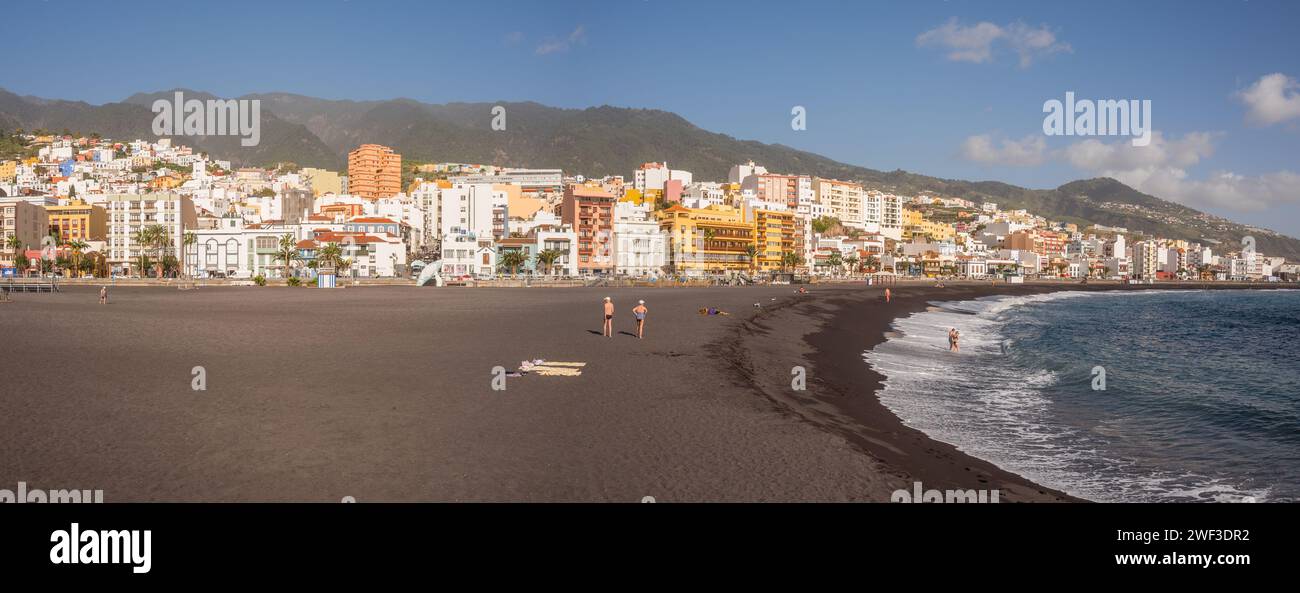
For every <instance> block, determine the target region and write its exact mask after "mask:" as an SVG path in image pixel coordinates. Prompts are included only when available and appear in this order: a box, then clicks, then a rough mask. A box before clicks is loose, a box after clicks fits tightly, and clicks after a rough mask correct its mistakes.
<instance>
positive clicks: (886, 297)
mask: <svg viewBox="0 0 1300 593" xmlns="http://www.w3.org/2000/svg"><path fill="white" fill-rule="evenodd" d="M885 302H886V303H888V302H889V289H888V288H886V289H885Z"/></svg>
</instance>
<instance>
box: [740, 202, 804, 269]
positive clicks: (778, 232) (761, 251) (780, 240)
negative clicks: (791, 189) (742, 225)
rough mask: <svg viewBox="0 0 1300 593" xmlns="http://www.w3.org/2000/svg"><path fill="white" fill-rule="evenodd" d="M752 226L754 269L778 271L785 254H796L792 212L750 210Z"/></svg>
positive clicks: (796, 233)
mask: <svg viewBox="0 0 1300 593" xmlns="http://www.w3.org/2000/svg"><path fill="white" fill-rule="evenodd" d="M750 216H751V218H750V220H751V222H752V223H753V224H754V245H755V249H754V266H753V267H754V269H757V270H763V271H775V270H780V269H782V267H783V266H784V260H785V254H786V253H798V248H797V243H798V242H797V241H796V239H797V238H798V232H797V231H796V230H795V229H796V226H795V214H794V213H793V212H775V211H772V210H751V211H750Z"/></svg>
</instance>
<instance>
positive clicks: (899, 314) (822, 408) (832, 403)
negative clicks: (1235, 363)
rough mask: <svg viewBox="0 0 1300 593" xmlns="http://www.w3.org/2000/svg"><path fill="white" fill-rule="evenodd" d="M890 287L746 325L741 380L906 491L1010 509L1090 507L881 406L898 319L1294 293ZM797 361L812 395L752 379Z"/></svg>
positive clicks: (817, 295) (825, 297)
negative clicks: (1133, 297) (1065, 303)
mask: <svg viewBox="0 0 1300 593" xmlns="http://www.w3.org/2000/svg"><path fill="white" fill-rule="evenodd" d="M883 288H884V287H879V286H872V287H867V286H861V285H860V286H855V287H842V288H836V289H831V290H818V291H815V292H810V293H809V294H808V295H803V296H799V297H791V298H788V299H786V300H784V301H783V302H781V303H780V304H779V305H778V306H775V307H771V308H768V309H766V310H764V311H762V312H760V313H758V314H756V315H755V316H753V317H752V318H750V319H748V320H746V321H745V322H743V323H742V324H740V325H739V326H738V327H737V328H736V330H735V332H734V334H733V335H732V336H730V338H729V339H731V341H732V343H731V350H730V354H731V355H732V356H733V357H734V360H735V361H736V362H733V364H732V365H731V367H732V370H733V373H734V376H733V379H735V380H736V381H737V382H739V383H742V384H745V385H746V386H747V387H748V388H749V389H751V390H753V391H756V392H758V393H760V394H761V395H763V396H764V397H765V398H767V399H768V401H770V402H772V403H773V404H774V405H775V406H776V407H777V408H778V409H779V410H781V411H782V412H783V413H786V414H790V415H792V416H795V417H797V418H799V419H800V420H802V421H804V422H808V423H811V424H813V425H816V426H818V427H819V428H821V429H823V430H826V431H829V432H831V433H833V434H836V435H837V436H840V437H841V438H844V439H845V440H847V441H848V442H849V443H851V444H852V445H853V446H854V447H855V448H857V449H858V450H859V451H861V452H862V453H864V454H866V455H867V456H869V457H871V458H872V459H873V460H875V461H876V462H878V463H879V464H880V466H881V468H880V469H881V471H882V472H883V473H885V474H886V476H887V478H889V481H890V482H892V483H893V486H894V487H895V488H897V489H906V490H909V491H911V490H912V488H913V484H912V483H913V482H920V483H921V484H922V485H923V486H922V487H923V488H924V489H926V490H929V489H938V490H947V489H960V490H967V489H996V490H999V494H1000V500H1002V501H1005V502H1090V501H1088V500H1086V499H1083V498H1080V497H1077V496H1073V495H1070V494H1068V493H1065V492H1063V491H1059V490H1056V489H1053V488H1049V487H1046V486H1043V485H1041V484H1037V483H1035V482H1033V481H1030V480H1029V479H1027V478H1025V477H1023V476H1020V475H1019V474H1016V473H1014V472H1012V471H1009V470H1005V469H1003V468H1000V467H998V466H996V465H994V464H993V463H991V462H988V461H985V460H983V459H980V458H978V457H975V456H973V455H971V454H968V453H966V452H963V451H961V450H959V449H958V448H957V447H956V446H954V445H951V444H948V443H945V442H942V441H938V440H936V439H934V438H932V437H930V436H929V435H927V434H925V433H924V432H922V431H921V430H919V429H915V428H911V427H908V426H906V425H905V424H904V423H903V421H902V419H901V418H899V417H898V416H897V415H895V414H894V413H893V412H892V411H891V410H890V409H889V408H888V407H886V406H885V405H884V404H883V403H882V402H881V401H880V391H881V388H882V387H883V385H882V382H883V380H884V379H885V377H884V376H883V375H882V374H881V373H880V372H878V371H877V370H876V369H875V368H873V367H872V366H871V365H870V364H869V363H867V362H866V361H865V360H863V357H862V354H863V353H864V352H866V351H869V350H870V349H872V348H874V347H875V346H877V345H878V344H880V343H882V342H884V341H885V340H886V339H888V332H890V331H891V327H892V325H893V323H894V321H895V320H897V319H900V318H903V317H905V316H907V315H911V314H913V313H917V312H921V311H925V310H926V309H928V308H929V307H930V306H931V305H930V303H932V302H956V301H965V300H971V299H976V298H980V297H989V296H1020V295H1028V294H1042V293H1048V292H1083V291H1087V292H1094V291H1096V292H1101V291H1116V290H1144V291H1145V290H1162V289H1168V290H1202V289H1209V290H1216V289H1222V290H1234V289H1235V290H1242V289H1250V288H1259V289H1265V290H1271V289H1284V288H1289V286H1242V285H1217V286H1216V285H1215V284H1205V283H1180V284H1166V285H1160V284H1157V285H1123V284H1088V285H1080V284H1060V283H1041V284H1038V283H1034V284H1021V285H1011V284H1003V285H998V286H990V285H987V284H975V283H956V284H951V285H949V286H948V287H946V288H935V287H933V286H923V285H909V284H900V285H895V286H892V287H890V288H891V289H892V292H893V298H892V302H891V303H890V304H889V305H886V304H885V303H884V297H883ZM800 321H802V322H803V323H802V325H803V329H802V330H801V328H800V325H801V324H800ZM773 333H775V334H777V335H779V336H781V337H783V338H785V339H786V341H787V342H788V343H786V344H784V345H783V346H782V347H779V348H772V347H771V346H772V345H771V344H768V345H767V346H766V347H763V346H759V347H755V346H751V344H757V343H759V342H761V340H762V338H763V337H764V336H766V335H770V334H773ZM791 334H797V335H791ZM792 338H797V340H796V339H792ZM768 341H769V342H771V340H770V339H769V340H768ZM796 358H797V359H801V360H804V361H807V362H810V363H811V368H810V369H809V370H808V384H807V393H808V394H809V395H808V396H802V395H796V394H795V393H794V391H793V390H790V389H784V390H782V389H771V388H767V387H765V386H766V385H771V384H773V381H774V380H775V379H776V377H775V373H768V375H769V376H770V379H768V380H765V381H762V382H760V381H757V380H755V379H754V378H753V377H755V375H757V374H762V371H761V370H760V369H762V368H763V367H778V366H781V365H783V364H784V362H785V361H786V360H789V359H796ZM787 380H788V379H787ZM870 500H873V501H879V502H887V501H888V500H889V494H888V493H885V492H876V493H873V496H871V497H870Z"/></svg>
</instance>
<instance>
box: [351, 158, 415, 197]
mask: <svg viewBox="0 0 1300 593" xmlns="http://www.w3.org/2000/svg"><path fill="white" fill-rule="evenodd" d="M401 191H402V155H400V154H397V153H396V152H393V149H391V148H389V147H387V146H381V145H379V144H362V145H361V146H358V147H357V149H356V150H354V151H352V152H349V153H348V193H350V194H352V195H354V196H360V197H362V198H365V199H367V200H378V199H380V198H391V197H393V196H395V195H397V194H398V193H399V192H401Z"/></svg>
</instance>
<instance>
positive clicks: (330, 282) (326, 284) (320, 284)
mask: <svg viewBox="0 0 1300 593" xmlns="http://www.w3.org/2000/svg"><path fill="white" fill-rule="evenodd" d="M334 278H335V275H334V268H333V267H328V268H321V269H320V270H319V271H318V272H317V273H316V288H334V282H335V281H334Z"/></svg>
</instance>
